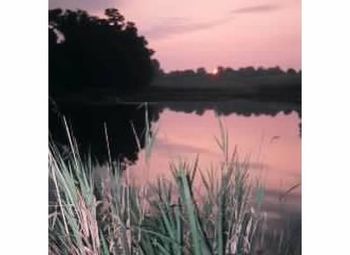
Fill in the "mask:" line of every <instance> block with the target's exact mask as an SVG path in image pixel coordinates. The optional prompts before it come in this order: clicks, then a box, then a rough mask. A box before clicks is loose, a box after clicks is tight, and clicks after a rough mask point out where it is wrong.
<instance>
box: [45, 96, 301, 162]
mask: <svg viewBox="0 0 350 255" xmlns="http://www.w3.org/2000/svg"><path fill="white" fill-rule="evenodd" d="M166 108H167V109H170V110H172V111H176V112H185V113H195V114H197V115H199V116H201V115H203V114H204V112H205V111H206V110H214V111H215V112H216V113H217V114H218V115H225V116H227V115H229V114H232V113H236V114H238V115H243V116H247V117H249V116H254V115H255V116H258V115H269V116H276V115H277V114H278V113H280V112H283V113H285V114H288V113H291V112H293V111H295V112H297V113H298V115H299V117H300V116H301V112H300V105H296V104H279V103H271V102H253V101H244V100H237V101H229V102H191V103H176V102H164V103H157V104H152V105H150V106H149V107H148V111H149V117H148V121H151V120H153V121H157V120H158V119H159V117H160V113H161V112H162V111H163V110H164V109H166ZM57 110H58V111H59V112H60V113H61V114H62V115H65V116H66V118H67V120H68V123H69V125H70V127H71V128H72V130H73V134H74V136H75V137H76V139H77V142H78V145H79V149H80V151H81V153H82V154H83V155H87V153H91V154H92V155H93V157H94V158H96V159H97V160H98V161H99V162H100V163H103V162H106V161H107V159H108V158H107V157H108V153H107V145H106V139H105V133H104V123H106V125H107V129H108V136H109V141H110V143H109V144H110V150H111V155H112V158H113V159H119V160H120V159H127V160H128V161H131V162H135V161H136V160H137V154H138V152H139V148H138V146H137V142H136V138H135V134H134V132H133V130H132V127H131V122H132V123H133V125H134V128H135V131H136V133H137V135H138V139H139V141H140V145H141V148H143V147H144V146H145V140H144V130H145V127H146V117H145V107H141V106H140V105H138V104H115V105H84V104H62V105H60V107H59V109H57V108H54V107H52V105H51V107H50V115H49V129H50V133H51V135H52V137H53V139H54V141H55V142H56V143H59V144H61V145H68V140H67V136H66V133H65V128H64V126H63V121H62V118H61V116H59V114H58V113H57Z"/></svg>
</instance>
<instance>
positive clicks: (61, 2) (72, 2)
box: [49, 0, 123, 12]
mask: <svg viewBox="0 0 350 255" xmlns="http://www.w3.org/2000/svg"><path fill="white" fill-rule="evenodd" d="M121 3H123V1H121V0H99V1H96V0H84V1H81V0H49V8H50V9H54V8H62V9H72V10H75V9H82V10H86V11H88V12H97V11H101V10H102V11H103V10H104V9H106V8H113V7H120V5H121Z"/></svg>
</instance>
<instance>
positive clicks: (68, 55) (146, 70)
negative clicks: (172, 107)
mask: <svg viewBox="0 0 350 255" xmlns="http://www.w3.org/2000/svg"><path fill="white" fill-rule="evenodd" d="M153 53H154V51H153V50H152V49H150V48H148V46H147V41H146V39H145V38H144V37H143V36H139V35H138V31H137V28H136V26H135V24H134V23H132V22H128V21H125V18H124V16H123V15H122V14H121V13H120V12H119V11H118V10H117V9H106V10H105V17H103V18H101V17H95V16H91V15H89V14H88V13H87V12H86V11H82V10H77V11H72V10H65V11H63V10H61V9H54V10H49V91H50V95H51V96H55V95H62V94H65V93H69V92H72V91H79V90H82V89H85V88H113V89H114V90H115V91H116V92H124V91H132V90H135V89H138V88H140V87H142V86H147V85H149V84H150V82H151V81H152V79H153V77H154V75H155V72H156V70H155V68H157V67H159V63H158V61H157V60H155V59H152V55H153Z"/></svg>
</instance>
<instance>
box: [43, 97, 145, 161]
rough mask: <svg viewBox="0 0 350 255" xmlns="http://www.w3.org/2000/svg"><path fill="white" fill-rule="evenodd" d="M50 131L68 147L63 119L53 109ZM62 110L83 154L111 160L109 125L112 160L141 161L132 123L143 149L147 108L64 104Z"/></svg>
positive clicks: (61, 106)
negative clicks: (105, 128) (108, 151)
mask: <svg viewBox="0 0 350 255" xmlns="http://www.w3.org/2000/svg"><path fill="white" fill-rule="evenodd" d="M50 108H51V109H50V116H49V129H50V133H51V135H52V137H53V140H54V141H55V142H56V143H58V144H61V145H67V144H68V140H67V135H66V132H65V129H64V124H63V120H62V117H61V116H59V114H57V112H55V110H54V109H53V108H52V107H50ZM59 111H60V113H61V114H62V115H65V116H66V118H67V120H68V123H69V125H70V127H71V129H72V131H73V135H74V137H75V138H76V139H77V142H78V146H79V150H80V152H81V154H82V155H83V157H84V156H86V155H87V154H88V153H91V155H92V156H93V157H94V158H95V159H97V160H98V161H99V162H100V163H103V162H106V161H107V160H108V153H107V145H106V137H105V130H104V123H106V125H107V130H108V138H109V146H110V151H111V156H112V159H113V160H115V159H119V160H121V159H127V160H129V161H131V162H134V161H136V160H137V153H138V146H137V143H136V138H135V134H134V132H133V129H132V127H131V123H133V126H134V128H135V131H136V133H137V134H138V139H139V141H140V145H141V148H143V147H144V139H143V138H142V137H143V136H142V133H143V131H144V129H145V126H146V119H145V108H144V107H140V106H138V105H81V104H80V105H78V104H75V105H74V104H63V105H60V107H59Z"/></svg>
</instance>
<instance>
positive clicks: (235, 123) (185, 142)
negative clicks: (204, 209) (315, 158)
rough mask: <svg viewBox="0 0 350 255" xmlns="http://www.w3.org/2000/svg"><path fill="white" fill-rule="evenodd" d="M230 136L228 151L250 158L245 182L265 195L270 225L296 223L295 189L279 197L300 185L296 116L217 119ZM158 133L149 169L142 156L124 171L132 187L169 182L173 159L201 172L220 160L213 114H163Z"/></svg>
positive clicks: (297, 203)
mask: <svg viewBox="0 0 350 255" xmlns="http://www.w3.org/2000/svg"><path fill="white" fill-rule="evenodd" d="M220 118H221V120H222V122H223V123H224V126H225V128H226V129H227V131H228V134H229V144H230V147H231V151H232V150H233V148H234V147H235V146H236V147H237V149H238V154H239V157H240V158H241V159H245V158H249V162H250V172H249V173H250V178H251V180H259V181H260V182H261V183H263V185H264V186H265V189H266V195H265V196H266V197H265V206H264V207H265V209H266V211H267V212H269V213H268V217H269V220H270V222H271V221H274V222H278V221H280V220H281V219H282V220H283V219H284V220H285V219H286V218H299V217H300V209H301V208H300V202H301V201H300V200H301V196H300V187H297V188H295V189H293V190H292V191H291V192H290V193H288V195H286V196H283V194H284V193H285V192H286V191H287V190H288V189H290V188H291V187H293V186H295V185H297V184H300V182H301V169H300V168H301V138H300V127H299V123H300V118H299V116H298V114H297V112H294V111H293V112H290V113H288V114H285V113H282V112H280V113H278V114H276V115H274V116H269V115H266V114H261V115H251V116H244V115H239V114H237V113H231V114H227V115H226V116H221V117H220ZM152 127H153V128H157V129H158V133H157V135H156V138H155V144H154V147H153V150H152V156H151V158H150V160H149V164H148V167H147V166H146V163H145V151H144V150H142V151H140V152H139V155H138V156H139V159H138V160H137V162H136V164H134V165H132V166H130V167H129V171H130V176H131V179H132V180H133V181H134V182H135V183H137V184H144V183H147V182H152V181H154V180H156V179H157V178H158V177H164V178H169V179H171V173H170V171H169V162H171V161H176V160H178V159H186V160H188V161H192V162H193V161H194V160H195V158H196V155H197V154H199V166H200V168H201V169H203V170H205V169H207V168H208V167H209V166H210V165H213V164H214V165H217V164H218V162H220V161H222V160H223V156H222V153H221V152H220V150H219V147H218V146H217V144H216V141H215V139H214V137H215V136H218V137H219V136H220V128H219V122H218V117H217V114H216V112H215V110H212V109H209V110H204V112H202V115H198V114H196V113H185V112H182V111H174V110H170V109H169V108H164V109H163V110H162V111H161V112H160V113H159V118H158V119H157V121H154V122H153V123H152Z"/></svg>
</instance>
